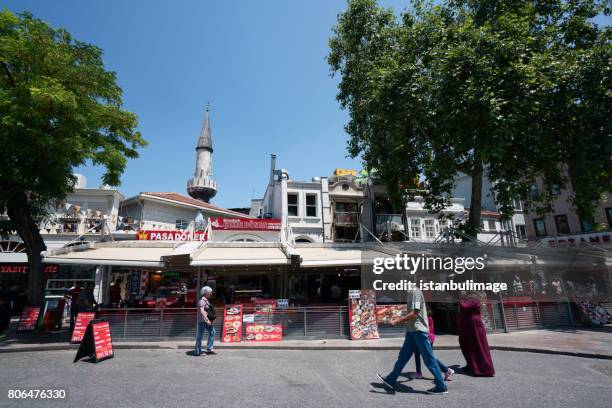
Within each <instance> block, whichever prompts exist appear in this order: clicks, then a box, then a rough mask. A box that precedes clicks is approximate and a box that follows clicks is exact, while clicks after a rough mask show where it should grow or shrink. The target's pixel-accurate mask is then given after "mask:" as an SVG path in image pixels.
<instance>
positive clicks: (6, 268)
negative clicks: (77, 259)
mask: <svg viewBox="0 0 612 408" xmlns="http://www.w3.org/2000/svg"><path fill="white" fill-rule="evenodd" d="M57 271H59V265H53V264H49V265H43V272H44V273H57ZM0 273H28V264H27V263H14V264H0Z"/></svg>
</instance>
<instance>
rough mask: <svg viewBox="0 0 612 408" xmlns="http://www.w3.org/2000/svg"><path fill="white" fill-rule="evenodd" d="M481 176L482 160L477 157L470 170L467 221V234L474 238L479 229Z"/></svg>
mask: <svg viewBox="0 0 612 408" xmlns="http://www.w3.org/2000/svg"><path fill="white" fill-rule="evenodd" d="M482 177H483V167H482V162H481V161H480V160H479V159H476V163H475V164H474V168H473V170H472V195H471V198H470V212H469V215H468V222H467V224H468V225H467V227H468V228H467V232H468V235H472V236H473V237H474V238H477V237H478V232H479V231H480V211H481V207H482V206H481V198H482Z"/></svg>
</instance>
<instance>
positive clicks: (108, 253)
mask: <svg viewBox="0 0 612 408" xmlns="http://www.w3.org/2000/svg"><path fill="white" fill-rule="evenodd" d="M62 249H63V248H62ZM172 250H173V249H172V247H157V246H155V247H142V246H136V247H128V246H93V247H90V248H85V249H77V250H72V251H51V252H50V253H49V254H47V255H45V257H44V259H43V262H45V263H57V264H77V265H112V266H141V267H163V266H164V263H163V260H162V259H161V258H162V257H163V256H167V255H170V254H171V253H172ZM62 252H64V253H62Z"/></svg>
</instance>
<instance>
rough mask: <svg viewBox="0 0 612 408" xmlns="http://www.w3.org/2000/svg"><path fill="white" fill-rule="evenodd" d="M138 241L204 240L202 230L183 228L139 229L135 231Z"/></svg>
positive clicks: (205, 238) (204, 235) (204, 234)
mask: <svg viewBox="0 0 612 408" xmlns="http://www.w3.org/2000/svg"><path fill="white" fill-rule="evenodd" d="M136 239H137V240H139V241H206V240H207V237H206V232H204V231H195V232H194V231H183V230H172V231H164V230H139V231H138V232H137V233H136Z"/></svg>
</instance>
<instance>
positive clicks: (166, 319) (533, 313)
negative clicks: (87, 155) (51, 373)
mask: <svg viewBox="0 0 612 408" xmlns="http://www.w3.org/2000/svg"><path fill="white" fill-rule="evenodd" d="M487 305H488V306H487V316H483V323H485V327H486V329H487V331H489V332H501V331H514V330H524V329H533V328H543V327H554V326H571V325H573V321H572V317H571V310H570V307H569V304H568V303H566V302H538V301H536V302H530V303H528V304H520V305H518V304H512V302H503V303H502V302H499V301H488V302H487ZM218 309H219V310H217V316H218V318H217V319H216V320H215V322H214V327H215V329H216V331H217V338H220V337H221V335H222V328H223V310H222V309H221V308H218ZM245 314H255V310H254V308H253V307H244V308H243V316H244V315H245ZM97 316H98V317H101V318H105V319H107V320H108V321H109V322H110V327H111V334H112V336H113V339H114V340H116V341H130V340H159V339H193V338H195V335H196V326H197V309H196V308H182V309H180V308H166V309H145V308H115V309H100V310H99V311H98V313H97ZM257 316H258V318H259V319H263V322H265V323H267V324H281V325H282V327H283V338H284V339H333V338H348V337H349V318H348V307H347V306H307V307H289V308H286V309H275V310H274V311H273V312H270V313H259V314H258V315H257ZM405 330H406V328H405V325H399V326H396V327H392V326H389V325H384V324H379V325H378V331H379V334H380V336H381V337H382V338H385V337H401V336H403V335H404V333H405Z"/></svg>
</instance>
